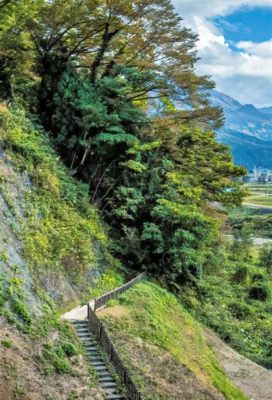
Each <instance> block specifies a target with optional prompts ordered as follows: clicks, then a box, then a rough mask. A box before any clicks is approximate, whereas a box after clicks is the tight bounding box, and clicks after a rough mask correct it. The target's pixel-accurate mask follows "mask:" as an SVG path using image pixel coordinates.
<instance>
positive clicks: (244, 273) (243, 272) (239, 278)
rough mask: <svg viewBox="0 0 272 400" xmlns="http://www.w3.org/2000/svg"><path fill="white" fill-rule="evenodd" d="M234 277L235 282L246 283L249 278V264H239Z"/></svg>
mask: <svg viewBox="0 0 272 400" xmlns="http://www.w3.org/2000/svg"><path fill="white" fill-rule="evenodd" d="M232 278H233V281H234V282H235V283H246V281H247V278H248V266H247V265H246V264H241V265H239V267H238V268H237V269H236V271H235V272H234V274H233V276H232Z"/></svg>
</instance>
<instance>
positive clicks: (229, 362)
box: [206, 330, 272, 400]
mask: <svg viewBox="0 0 272 400" xmlns="http://www.w3.org/2000/svg"><path fill="white" fill-rule="evenodd" d="M206 336H207V339H208V341H209V343H210V344H211V346H212V348H213V350H214V351H215V353H216V355H217V358H218V361H219V363H220V364H221V367H222V368H223V369H224V370H225V372H226V374H227V375H228V376H229V377H230V378H231V380H232V381H233V382H234V383H235V384H236V385H237V386H238V387H239V388H240V389H241V390H242V391H243V392H244V393H245V394H246V395H248V396H249V398H250V399H252V400H271V399H272V371H268V370H267V369H265V368H263V367H261V366H260V365H258V364H255V363H254V362H252V361H250V360H248V359H247V358H245V357H244V356H242V355H241V354H239V353H237V352H236V351H235V350H233V349H232V348H230V347H229V346H227V345H226V344H225V343H224V342H223V341H222V340H221V339H219V338H218V337H217V336H216V335H215V334H214V333H213V332H211V331H208V330H207V331H206Z"/></svg>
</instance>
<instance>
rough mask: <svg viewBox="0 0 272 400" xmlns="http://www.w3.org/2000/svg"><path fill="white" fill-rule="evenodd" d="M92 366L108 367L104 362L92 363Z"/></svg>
mask: <svg viewBox="0 0 272 400" xmlns="http://www.w3.org/2000/svg"><path fill="white" fill-rule="evenodd" d="M90 364H91V365H92V366H93V367H102V366H105V367H106V364H105V362H104V361H90Z"/></svg>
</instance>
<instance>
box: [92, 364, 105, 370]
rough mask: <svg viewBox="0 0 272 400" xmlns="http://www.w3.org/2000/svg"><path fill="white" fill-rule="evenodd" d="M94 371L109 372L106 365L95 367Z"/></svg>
mask: <svg viewBox="0 0 272 400" xmlns="http://www.w3.org/2000/svg"><path fill="white" fill-rule="evenodd" d="M94 369H95V370H96V371H108V368H107V367H106V365H105V364H104V365H97V366H96V365H94Z"/></svg>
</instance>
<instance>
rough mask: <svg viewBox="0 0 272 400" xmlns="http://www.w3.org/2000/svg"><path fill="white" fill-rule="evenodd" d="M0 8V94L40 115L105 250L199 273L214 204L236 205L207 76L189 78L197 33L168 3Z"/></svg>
mask: <svg viewBox="0 0 272 400" xmlns="http://www.w3.org/2000/svg"><path fill="white" fill-rule="evenodd" d="M32 3H33V4H32ZM1 9H2V14H1V21H0V23H1V26H2V29H1V32H0V42H1V52H0V66H1V71H0V73H1V80H0V86H1V91H0V92H1V93H2V95H1V94H0V95H1V97H2V99H5V98H6V99H7V98H8V99H10V100H13V101H17V102H20V103H22V104H23V105H24V107H27V108H28V111H29V112H32V114H35V115H36V116H37V117H38V118H39V119H40V121H41V123H42V124H43V127H44V128H45V129H46V130H47V131H48V134H49V135H50V138H51V140H52V142H53V143H54V145H55V146H56V149H57V151H58V153H59V154H60V155H61V157H62V159H63V160H64V162H65V163H66V165H67V166H68V168H69V170H70V173H71V175H73V176H76V177H77V178H79V179H81V180H83V181H84V182H85V183H87V184H88V187H89V193H90V198H91V200H92V201H93V202H95V203H96V204H97V205H98V207H99V208H100V210H101V214H102V216H103V217H104V219H105V221H106V222H107V223H108V224H109V226H110V234H111V236H112V238H113V239H114V240H113V251H114V254H115V255H117V256H118V257H119V258H120V259H121V260H122V261H123V262H124V263H125V264H126V265H127V266H128V267H131V268H133V269H137V270H139V269H147V270H149V271H150V272H151V273H152V274H154V275H159V276H162V277H163V279H165V280H166V281H167V283H169V284H171V285H174V286H176V285H179V284H182V283H186V282H188V281H191V280H192V279H195V278H196V277H198V276H199V275H200V274H201V270H202V266H203V263H204V262H205V259H206V256H207V252H208V248H209V247H210V246H211V245H212V244H213V243H214V241H215V240H216V239H217V235H218V224H217V223H216V218H215V216H214V211H213V210H212V207H211V203H212V202H214V201H219V202H222V203H225V204H236V203H239V202H240V200H241V197H242V191H241V189H240V187H239V185H238V184H237V183H236V182H235V179H233V178H235V177H237V176H240V175H241V174H242V173H243V170H242V169H240V168H238V167H235V166H234V165H233V163H232V159H231V157H230V154H229V151H228V149H227V148H226V147H224V146H223V145H220V144H218V143H217V142H216V140H215V137H214V133H213V131H212V129H213V128H214V127H216V126H219V125H220V124H221V122H222V115H221V112H220V110H219V109H217V108H214V107H211V106H210V105H209V102H208V95H207V93H208V92H207V89H210V88H212V87H213V82H211V81H210V79H209V78H208V77H206V76H197V75H196V73H195V70H194V67H195V63H196V61H197V54H196V51H195V43H196V40H197V37H196V36H195V35H194V34H193V33H192V32H191V31H190V30H188V29H186V28H184V27H183V26H182V21H181V18H180V17H179V16H178V15H177V14H176V13H175V11H174V7H173V5H172V4H171V1H170V0H156V1H149V0H140V1H135V0H129V1H127V0H113V1H110V2H108V1H104V0H83V1H81V2H77V1H75V0H68V1H67V0H65V1H64V0H53V1H50V2H48V1H45V0H40V1H35V2H28V1H27V2H26V1H25V0H18V1H16V2H15V1H5V2H2V5H1ZM14 23H15V24H16V26H17V29H16V32H14V29H13V26H14ZM15 39H16V40H15ZM19 66H20V68H19Z"/></svg>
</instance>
